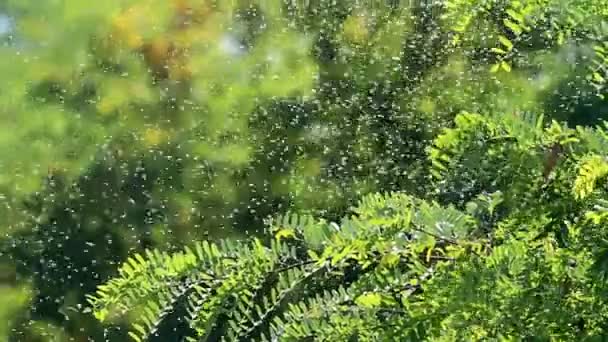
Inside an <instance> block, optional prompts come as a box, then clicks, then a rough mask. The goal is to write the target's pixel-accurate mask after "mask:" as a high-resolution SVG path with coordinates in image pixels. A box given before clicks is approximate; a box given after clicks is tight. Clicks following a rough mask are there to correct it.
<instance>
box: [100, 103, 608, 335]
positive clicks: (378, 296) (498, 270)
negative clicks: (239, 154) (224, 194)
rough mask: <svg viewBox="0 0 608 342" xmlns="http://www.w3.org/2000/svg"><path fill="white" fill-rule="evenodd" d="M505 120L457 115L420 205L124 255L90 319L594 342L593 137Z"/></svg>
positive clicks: (599, 158) (374, 198)
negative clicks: (556, 148)
mask: <svg viewBox="0 0 608 342" xmlns="http://www.w3.org/2000/svg"><path fill="white" fill-rule="evenodd" d="M514 122H515V121H513V120H510V119H501V118H500V117H496V118H493V117H491V116H487V115H486V116H482V115H477V114H469V113H463V114H460V115H458V116H457V117H456V125H455V127H454V128H450V129H445V130H444V131H443V133H442V134H441V135H439V136H438V138H437V139H436V140H435V142H434V144H433V148H432V149H431V150H430V154H429V158H430V159H431V161H432V162H433V163H432V166H431V167H432V168H433V174H434V176H435V182H436V183H435V184H436V185H437V191H436V192H435V193H432V194H429V198H427V199H426V200H424V199H417V198H415V197H412V196H410V195H407V194H405V193H390V194H386V195H380V194H376V195H368V196H365V197H363V199H362V200H361V202H360V203H359V204H358V205H357V206H356V207H354V208H353V209H352V214H351V215H349V216H347V217H345V218H343V219H342V220H341V221H340V222H339V223H334V222H328V221H325V220H314V219H312V218H310V217H307V216H298V215H287V216H285V217H282V218H278V219H275V220H273V221H272V222H270V224H269V227H270V229H271V230H272V231H273V232H274V236H275V239H274V240H272V241H271V242H269V243H268V244H263V243H262V242H261V241H259V240H253V241H244V242H240V243H235V245H232V243H229V242H222V243H220V244H209V243H208V242H202V243H198V244H195V245H194V247H187V248H186V249H185V250H184V251H182V252H178V253H176V254H159V252H157V251H148V252H146V254H147V257H146V256H145V255H144V256H142V255H139V254H137V255H135V256H133V257H131V258H130V259H129V261H128V262H127V263H125V264H124V265H123V266H122V268H121V270H120V275H119V276H118V277H117V278H114V279H113V280H111V281H110V282H108V283H106V284H104V285H103V286H100V287H99V289H98V291H97V293H96V294H95V295H94V296H92V297H90V303H91V305H92V307H93V310H94V312H95V314H96V315H97V317H98V318H99V319H101V320H109V321H111V320H112V319H115V318H116V317H121V315H124V313H125V312H132V311H133V310H142V311H141V312H142V314H140V315H138V317H139V319H138V320H137V322H138V323H135V324H134V325H133V327H134V329H133V331H132V332H131V333H130V334H131V335H132V336H133V338H134V339H135V340H142V339H143V338H145V337H146V336H148V335H149V334H154V333H159V331H158V330H157V327H158V326H159V325H161V324H162V322H163V320H164V319H169V320H175V319H177V317H183V318H185V322H187V323H188V326H189V327H190V329H191V330H188V331H189V332H190V333H191V336H192V338H193V340H209V338H210V337H209V336H214V337H213V338H218V336H219V337H221V338H224V339H226V340H231V341H232V340H250V339H254V340H258V339H261V340H265V339H266V340H285V341H290V340H307V339H314V340H323V341H324V340H330V339H334V340H335V339H337V340H350V339H353V338H356V339H359V340H369V341H376V340H404V339H407V340H446V341H453V340H482V339H503V340H504V339H506V340H509V339H513V338H532V337H534V338H541V339H545V338H546V339H560V340H593V339H597V338H600V337H602V336H605V334H606V331H605V329H606V317H604V315H602V314H600V313H601V312H604V311H605V309H606V305H607V304H608V303H606V300H605V298H606V297H605V295H606V290H607V288H606V286H605V285H604V284H605V282H604V281H603V279H604V277H605V274H606V273H605V272H606V271H607V270H606V269H605V258H606V254H605V251H604V249H605V247H604V244H605V239H606V237H605V236H604V235H605V232H604V229H603V226H604V224H605V220H606V216H605V210H606V209H605V208H603V207H600V206H599V205H600V204H601V203H603V202H602V198H604V197H605V196H606V193H607V190H608V188H607V187H606V182H605V179H602V178H601V177H602V175H603V176H605V175H606V171H605V165H604V164H605V163H606V159H605V158H606V155H605V153H606V151H608V150H607V149H605V147H606V144H608V139H607V138H608V136H607V135H606V131H605V130H604V129H602V128H601V127H597V128H587V129H585V128H582V127H577V128H576V129H568V128H567V127H565V126H564V125H560V124H558V123H556V122H553V123H552V124H547V125H543V123H542V121H541V120H540V119H537V120H527V121H526V120H523V121H519V122H517V124H514ZM522 122H524V123H526V122H527V124H522ZM555 143H559V144H561V146H563V153H562V154H560V156H559V158H560V161H558V162H557V163H556V166H555V167H554V168H553V170H551V175H550V176H549V177H548V178H546V177H543V167H544V164H543V163H545V162H546V158H547V157H551V155H550V154H547V153H546V150H547V146H550V145H551V144H555ZM596 143H597V144H600V146H601V148H600V149H598V148H597V146H595V145H594V144H596ZM469 157H473V158H475V160H473V161H470V162H469V160H468V159H467V158H469ZM602 163H603V164H602ZM597 164H600V165H603V168H604V169H602V167H592V165H597ZM602 170H603V171H602ZM454 194H460V196H455V195H454ZM439 203H443V205H441V204H439ZM181 306H185V307H187V309H186V311H187V312H188V315H186V316H180V314H179V312H181V309H180V307H181ZM140 307H141V309H135V308H140ZM176 316H177V317H176ZM159 336H163V335H162V334H161V335H159ZM164 338H167V337H166V335H165V337H164ZM213 338H212V339H211V340H213Z"/></svg>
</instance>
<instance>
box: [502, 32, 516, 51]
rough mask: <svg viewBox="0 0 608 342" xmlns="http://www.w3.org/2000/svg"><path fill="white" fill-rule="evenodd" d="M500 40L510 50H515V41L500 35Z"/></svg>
mask: <svg viewBox="0 0 608 342" xmlns="http://www.w3.org/2000/svg"><path fill="white" fill-rule="evenodd" d="M498 40H499V41H500V43H501V44H502V45H504V46H505V47H506V48H507V50H508V51H511V50H513V43H512V42H511V41H510V40H509V39H508V38H507V37H505V36H498Z"/></svg>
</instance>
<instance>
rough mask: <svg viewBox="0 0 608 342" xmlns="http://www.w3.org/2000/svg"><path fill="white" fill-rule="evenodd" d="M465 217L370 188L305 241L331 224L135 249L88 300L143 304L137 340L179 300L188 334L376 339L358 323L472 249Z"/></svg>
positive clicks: (390, 314) (374, 317)
mask: <svg viewBox="0 0 608 342" xmlns="http://www.w3.org/2000/svg"><path fill="white" fill-rule="evenodd" d="M472 222H473V221H472V220H471V219H470V217H468V216H467V215H465V214H462V213H460V212H458V211H457V210H456V209H454V208H443V207H441V206H439V205H437V204H435V203H427V202H425V201H422V200H419V199H414V198H412V197H411V196H408V195H405V194H402V193H391V194H387V195H370V196H368V197H365V198H363V199H362V200H361V202H360V204H359V205H358V206H357V207H356V208H355V209H354V211H353V215H351V216H349V217H346V218H344V219H343V220H342V222H341V223H340V224H339V225H338V224H335V229H333V231H331V232H327V233H324V235H322V236H321V237H319V236H317V237H315V238H314V239H313V241H314V242H313V243H310V244H307V242H308V241H311V239H310V237H308V238H304V239H301V240H300V238H299V237H301V236H304V235H307V234H309V233H306V230H307V229H315V228H316V227H319V226H321V227H324V228H325V229H332V228H328V225H327V224H326V223H325V222H324V221H315V220H313V219H312V218H309V217H298V216H297V215H290V216H289V217H288V218H286V217H283V218H280V219H277V220H273V221H272V224H273V225H274V227H272V228H271V230H272V231H274V232H275V233H276V234H278V235H280V236H282V237H287V239H283V238H281V239H275V240H272V241H271V243H270V245H268V246H264V245H262V244H261V242H260V241H258V240H253V241H251V242H247V243H245V242H237V243H231V242H229V241H222V242H220V243H219V244H212V243H208V242H202V243H198V244H195V245H194V248H192V249H191V248H185V249H184V251H182V252H178V253H175V254H172V255H169V254H165V253H161V252H157V251H155V252H148V253H147V254H148V255H149V257H148V259H145V258H143V257H141V256H136V257H134V259H133V260H130V261H128V262H127V263H126V264H125V265H123V267H122V268H121V271H120V273H119V276H118V277H117V278H115V279H112V280H110V281H109V282H108V283H106V284H104V285H102V286H100V288H99V290H98V292H97V294H96V295H95V296H91V297H90V303H91V304H92V306H93V309H94V312H95V313H96V315H97V317H98V318H100V319H103V318H105V316H107V315H108V312H109V311H111V310H112V308H113V307H116V306H118V307H120V308H121V309H123V311H124V310H126V311H128V310H135V309H136V308H137V307H138V306H142V307H143V309H142V312H143V314H142V315H140V316H139V317H138V318H137V319H136V321H135V322H134V324H133V330H132V331H131V332H130V335H131V337H132V338H133V339H134V340H136V341H141V340H145V339H146V338H147V337H149V336H151V335H154V334H157V333H158V327H159V326H160V323H161V322H163V320H164V319H166V317H169V316H170V315H172V314H174V313H175V312H176V311H177V308H179V307H180V306H181V307H184V308H185V309H186V310H185V311H186V312H187V315H186V317H183V318H184V319H185V320H186V321H187V322H188V323H189V325H190V327H191V329H192V332H193V334H192V336H191V338H192V340H193V341H198V340H202V341H209V340H217V339H222V340H229V341H248V340H260V339H262V340H263V339H264V338H268V339H273V338H274V339H276V338H279V337H280V338H281V339H283V338H287V336H290V338H291V337H298V336H299V337H303V336H305V335H307V336H308V335H310V334H311V332H314V334H315V337H319V336H321V337H323V336H324V337H326V338H328V339H338V340H342V339H345V338H346V339H348V338H350V337H352V336H358V337H359V338H362V339H364V340H365V339H366V338H367V339H369V340H374V339H375V338H376V337H378V336H380V335H381V334H382V331H381V329H365V330H364V331H363V330H361V327H362V326H378V327H380V326H381V325H382V324H381V322H383V320H386V319H397V318H396V317H397V316H398V313H399V312H401V311H400V310H402V308H401V306H402V305H403V300H405V298H406V297H408V296H409V295H411V294H412V293H414V292H415V291H416V288H417V284H418V283H417V282H419V281H420V279H423V278H424V277H425V275H428V274H430V273H429V269H431V268H433V267H439V265H447V264H449V263H451V262H452V261H453V260H454V259H455V258H458V255H460V254H462V253H463V252H466V250H467V249H468V248H470V247H469V246H470V244H469V243H468V242H467V241H466V239H467V234H468V232H470V230H471V229H470V228H471V223H472ZM285 229H289V230H291V231H292V233H287V234H286V233H285ZM291 237H295V239H290V238H291ZM323 239H324V241H321V240H323ZM448 245H449V246H450V248H447V246H448ZM302 249H304V250H302ZM136 261H137V263H135V262H136ZM446 263H447V264H446ZM134 268H136V270H133V269H134ZM387 272H388V273H387ZM401 283H402V284H403V286H400V284H401ZM134 286H137V287H134ZM391 289H396V290H391ZM330 294H331V295H335V296H334V297H335V298H330V297H331V295H330ZM120 313H122V311H121V312H119V313H117V314H118V315H120ZM324 317H325V318H328V319H327V320H326V321H325V320H324ZM290 338H287V340H289V339H290Z"/></svg>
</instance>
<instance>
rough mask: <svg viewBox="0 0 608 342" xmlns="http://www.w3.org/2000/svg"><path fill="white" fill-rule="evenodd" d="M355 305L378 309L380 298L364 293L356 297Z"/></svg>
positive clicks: (379, 296)
mask: <svg viewBox="0 0 608 342" xmlns="http://www.w3.org/2000/svg"><path fill="white" fill-rule="evenodd" d="M355 303H357V304H358V305H361V306H363V307H366V308H374V307H378V306H380V305H381V304H382V296H381V295H379V294H377V293H366V294H363V295H361V296H359V297H357V299H356V300H355Z"/></svg>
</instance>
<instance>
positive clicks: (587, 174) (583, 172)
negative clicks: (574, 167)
mask: <svg viewBox="0 0 608 342" xmlns="http://www.w3.org/2000/svg"><path fill="white" fill-rule="evenodd" d="M606 176H608V161H607V160H606V157H602V156H600V155H596V154H593V155H589V156H586V157H585V158H583V159H582V160H581V162H580V166H579V168H578V176H577V177H576V180H575V181H574V187H573V189H572V190H573V192H574V196H575V197H576V198H578V199H585V198H586V197H588V196H589V195H591V193H593V191H594V190H595V189H596V185H597V183H598V182H599V181H601V180H603V179H605V177H606Z"/></svg>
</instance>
